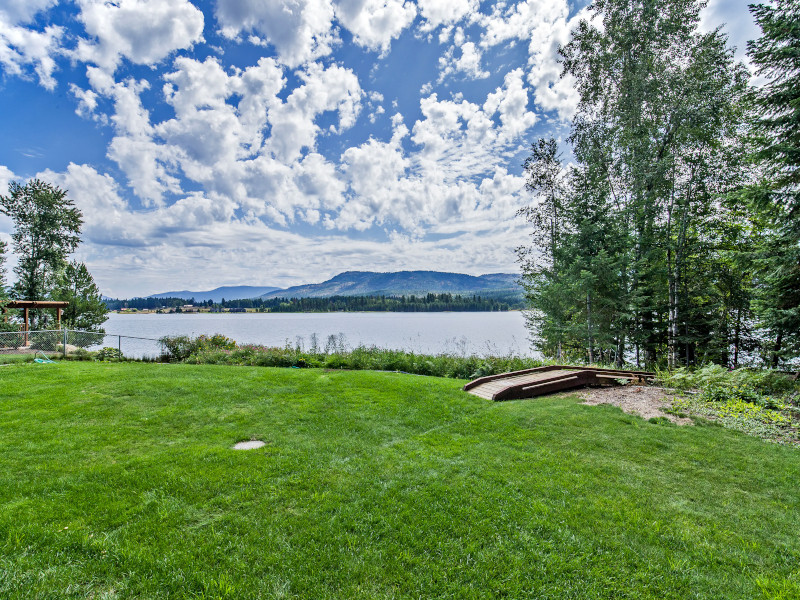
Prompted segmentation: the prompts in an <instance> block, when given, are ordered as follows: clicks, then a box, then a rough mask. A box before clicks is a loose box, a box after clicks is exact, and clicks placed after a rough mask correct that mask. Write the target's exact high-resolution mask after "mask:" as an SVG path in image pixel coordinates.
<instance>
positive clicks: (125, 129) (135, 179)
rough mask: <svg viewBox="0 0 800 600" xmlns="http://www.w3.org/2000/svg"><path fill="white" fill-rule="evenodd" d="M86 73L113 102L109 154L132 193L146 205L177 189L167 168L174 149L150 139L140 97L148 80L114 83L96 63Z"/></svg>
mask: <svg viewBox="0 0 800 600" xmlns="http://www.w3.org/2000/svg"><path fill="white" fill-rule="evenodd" d="M86 74H87V77H88V79H89V82H90V83H91V85H92V87H93V88H94V90H95V91H96V92H97V93H99V94H100V95H103V96H105V97H107V98H110V99H111V100H112V101H113V103H114V114H113V115H112V116H111V119H110V121H111V123H112V124H113V125H114V129H115V133H116V135H115V136H114V138H113V139H112V140H111V143H110V144H109V147H108V157H109V158H111V159H112V160H114V161H115V162H116V163H117V164H118V165H119V166H120V169H122V171H123V172H124V173H125V175H126V176H127V178H128V182H129V184H130V185H131V187H132V188H133V191H134V193H136V195H137V196H139V198H141V199H142V200H143V201H144V202H145V203H146V204H148V205H159V204H161V203H162V202H163V197H164V194H165V193H178V192H180V184H179V181H178V179H177V178H176V177H175V176H174V175H173V174H171V173H170V169H169V167H170V166H171V165H173V164H174V150H173V149H170V148H168V147H166V146H164V145H163V144H158V143H157V142H156V141H155V140H154V139H153V134H154V131H155V130H154V128H153V126H152V125H151V123H150V113H149V111H148V110H147V109H146V108H145V107H144V106H143V105H142V101H141V98H140V94H141V92H142V91H144V90H145V89H147V88H148V87H149V83H148V82H147V81H145V80H141V81H135V80H133V79H128V80H126V81H124V82H120V83H117V82H115V81H114V80H113V78H112V77H111V76H110V75H109V74H108V73H107V72H106V71H103V70H101V69H100V68H97V67H88V68H87V70H86Z"/></svg>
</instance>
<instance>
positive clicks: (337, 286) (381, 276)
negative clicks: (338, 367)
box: [262, 271, 522, 298]
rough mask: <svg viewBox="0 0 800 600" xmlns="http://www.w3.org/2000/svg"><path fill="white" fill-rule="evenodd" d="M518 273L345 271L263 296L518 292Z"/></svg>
mask: <svg viewBox="0 0 800 600" xmlns="http://www.w3.org/2000/svg"><path fill="white" fill-rule="evenodd" d="M517 279H519V275H514V274H510V273H491V274H489V275H481V276H479V277H476V276H474V275H464V274H462V273H442V272H439V271H399V272H396V273H373V272H371V271H348V272H346V273H341V274H339V275H337V276H336V277H334V278H332V279H329V280H328V281H324V282H322V283H312V284H306V285H297V286H294V287H290V288H287V289H285V290H277V291H271V292H267V293H265V294H263V295H262V298H324V297H326V296H380V295H383V296H400V295H406V296H408V295H410V294H416V295H420V294H428V293H435V294H442V293H451V294H462V295H466V294H469V295H472V294H478V295H484V296H486V295H491V296H497V295H499V294H505V295H513V296H520V295H521V294H522V291H521V289H520V288H519V286H518V285H517V283H516V281H517Z"/></svg>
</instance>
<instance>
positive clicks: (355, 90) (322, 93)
mask: <svg viewBox="0 0 800 600" xmlns="http://www.w3.org/2000/svg"><path fill="white" fill-rule="evenodd" d="M298 76H299V77H300V79H301V81H302V82H303V83H302V85H300V86H298V87H297V88H295V90H294V91H293V92H292V93H291V94H289V97H288V98H287V99H286V102H285V103H282V104H280V105H278V106H275V107H274V108H273V109H272V110H270V112H269V122H270V125H271V127H272V135H271V136H270V139H269V140H268V141H267V144H266V145H267V148H268V149H269V150H270V151H271V152H272V153H273V154H274V155H275V156H276V157H278V158H279V159H280V160H283V161H285V162H292V161H294V160H296V159H297V158H299V156H300V153H301V151H302V150H303V149H304V148H312V149H313V148H314V144H315V140H316V137H317V135H318V134H319V132H320V128H319V126H318V125H317V123H316V118H317V116H318V115H320V114H322V113H324V112H329V111H336V112H337V113H338V117H339V127H338V130H337V131H339V132H341V131H343V130H345V129H349V128H350V127H352V126H353V124H354V123H355V120H356V117H357V116H358V114H359V112H360V110H361V97H362V95H363V92H362V90H361V86H360V85H359V83H358V77H356V75H355V73H353V71H351V70H350V69H346V68H344V67H340V66H338V65H333V66H331V67H328V68H325V67H323V66H322V65H319V64H317V63H312V64H310V65H308V66H307V67H306V69H305V70H303V71H301V72H300V73H299V74H298Z"/></svg>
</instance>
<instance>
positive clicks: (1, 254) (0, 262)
mask: <svg viewBox="0 0 800 600" xmlns="http://www.w3.org/2000/svg"><path fill="white" fill-rule="evenodd" d="M7 250H8V244H7V243H6V242H4V241H3V240H0V300H3V299H4V298H5V297H6V251H7Z"/></svg>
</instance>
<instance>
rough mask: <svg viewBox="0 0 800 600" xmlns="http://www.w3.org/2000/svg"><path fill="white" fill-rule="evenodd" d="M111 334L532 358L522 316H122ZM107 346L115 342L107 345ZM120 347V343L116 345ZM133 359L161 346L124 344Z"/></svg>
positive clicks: (112, 318) (115, 317) (109, 328)
mask: <svg viewBox="0 0 800 600" xmlns="http://www.w3.org/2000/svg"><path fill="white" fill-rule="evenodd" d="M104 327H105V330H106V332H107V333H109V334H114V335H124V336H135V337H142V338H160V337H162V336H165V335H200V334H204V333H205V334H212V333H221V334H223V335H226V336H228V337H229V338H232V339H234V340H236V341H237V342H239V343H244V344H263V345H265V346H283V345H285V344H286V343H287V342H288V343H290V344H291V345H292V346H294V345H296V344H298V343H299V344H300V345H301V346H302V347H303V348H305V349H308V348H309V347H310V345H311V339H312V335H314V334H316V336H317V340H318V342H317V343H318V345H319V346H320V347H322V348H324V347H325V344H326V342H327V341H328V337H329V336H331V335H334V336H337V338H338V339H340V340H343V341H344V343H345V345H346V346H347V347H349V348H353V347H355V346H359V345H362V344H363V345H365V346H378V347H380V348H388V349H393V350H408V351H412V352H417V353H426V354H438V353H441V352H448V353H456V354H478V355H504V354H510V353H514V354H521V355H526V356H530V355H532V351H531V350H530V348H529V344H528V341H527V332H526V330H525V326H524V318H523V316H522V313H520V312H517V311H512V312H504V313H502V312H495V313H468V312H460V313H291V314H274V313H246V314H241V313H239V314H212V313H206V314H171V315H157V314H146V315H137V314H117V313H111V314H110V315H109V319H108V321H107V322H106V323H105V325H104ZM106 343H107V344H108V343H109V341H108V340H107V342H106ZM113 345H116V341H114V342H113ZM122 351H123V353H125V354H126V355H129V356H137V355H142V354H150V355H153V354H156V353H157V351H158V348H157V345H156V344H153V343H152V342H147V341H144V340H142V341H137V340H132V339H123V340H122Z"/></svg>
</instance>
